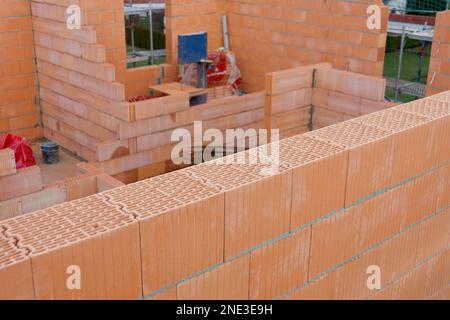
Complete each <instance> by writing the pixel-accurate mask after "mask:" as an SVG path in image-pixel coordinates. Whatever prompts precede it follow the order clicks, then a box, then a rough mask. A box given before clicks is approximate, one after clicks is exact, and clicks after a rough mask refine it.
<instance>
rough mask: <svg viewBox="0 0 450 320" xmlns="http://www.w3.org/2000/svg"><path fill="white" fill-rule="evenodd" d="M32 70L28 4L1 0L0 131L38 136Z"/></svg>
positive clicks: (20, 0) (33, 73) (31, 36)
mask: <svg viewBox="0 0 450 320" xmlns="http://www.w3.org/2000/svg"><path fill="white" fill-rule="evenodd" d="M35 73H36V71H35V65H34V43H33V31H32V25H31V14H30V3H29V1H27V0H5V1H3V2H2V5H1V8H0V133H6V132H8V133H14V134H18V135H21V136H25V137H27V138H29V139H34V138H38V137H40V136H41V135H42V132H41V129H40V127H39V126H38V124H39V119H38V118H39V115H38V110H37V108H36V106H35V99H36V96H37V90H36V75H35Z"/></svg>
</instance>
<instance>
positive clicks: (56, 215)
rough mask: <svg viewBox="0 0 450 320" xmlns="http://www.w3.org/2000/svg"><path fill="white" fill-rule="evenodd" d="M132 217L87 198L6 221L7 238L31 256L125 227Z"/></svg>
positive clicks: (100, 200) (102, 200) (106, 204)
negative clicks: (16, 242)
mask: <svg viewBox="0 0 450 320" xmlns="http://www.w3.org/2000/svg"><path fill="white" fill-rule="evenodd" d="M130 223H133V217H132V216H131V215H128V214H126V213H124V212H122V211H120V210H118V209H114V208H112V207H111V206H110V205H108V203H107V202H106V201H105V200H104V199H103V198H101V197H99V196H96V195H94V196H90V197H88V198H83V199H80V200H75V201H72V202H66V203H63V204H60V205H57V206H55V207H51V208H48V209H44V210H42V211H37V212H34V213H30V214H27V215H23V216H19V217H16V218H13V219H10V220H7V221H6V222H4V223H3V224H2V225H3V226H4V227H5V228H6V234H7V235H8V236H11V237H17V239H18V244H19V246H20V247H23V248H25V249H27V250H29V252H30V253H31V254H33V255H34V254H39V253H42V252H45V251H47V250H51V249H54V248H58V247H63V246H67V245H70V244H73V243H75V242H78V241H82V240H85V239H88V238H90V237H95V236H97V235H100V234H103V233H106V232H110V231H113V230H115V229H118V228H122V227H126V226H127V225H129V224H130Z"/></svg>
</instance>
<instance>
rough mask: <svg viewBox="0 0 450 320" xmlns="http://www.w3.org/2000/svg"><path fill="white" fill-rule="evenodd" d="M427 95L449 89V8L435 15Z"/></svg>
mask: <svg viewBox="0 0 450 320" xmlns="http://www.w3.org/2000/svg"><path fill="white" fill-rule="evenodd" d="M427 80H428V83H427V95H432V94H436V93H438V92H442V91H446V90H449V89H450V10H447V11H444V12H440V13H439V14H437V16H436V25H435V29H434V38H433V46H432V50H431V60H430V69H429V71H428V79H427Z"/></svg>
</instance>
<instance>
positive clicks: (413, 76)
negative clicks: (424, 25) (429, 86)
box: [384, 38, 430, 102]
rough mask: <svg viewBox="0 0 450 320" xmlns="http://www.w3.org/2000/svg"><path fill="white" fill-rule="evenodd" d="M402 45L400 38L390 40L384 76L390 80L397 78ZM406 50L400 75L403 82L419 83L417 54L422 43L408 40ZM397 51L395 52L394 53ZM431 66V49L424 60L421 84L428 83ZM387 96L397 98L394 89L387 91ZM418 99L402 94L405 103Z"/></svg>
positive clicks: (427, 51) (427, 50)
mask: <svg viewBox="0 0 450 320" xmlns="http://www.w3.org/2000/svg"><path fill="white" fill-rule="evenodd" d="M399 47H400V44H399V38H388V42H387V48H388V50H387V51H386V58H385V61H384V76H385V77H389V78H396V77H397V68H398V61H399V56H400V49H399ZM406 48H407V50H408V51H405V52H404V53H403V63H402V71H401V74H400V79H401V80H406V81H417V74H418V70H419V69H418V68H419V55H418V54H417V53H416V52H420V42H418V41H415V40H408V41H407V43H406ZM393 50H395V51H393ZM429 65H430V47H429V46H428V47H427V49H426V54H425V55H424V57H423V60H422V78H421V81H420V82H421V83H424V84H426V83H427V75H428V68H429ZM386 96H387V97H388V98H390V99H394V98H395V93H394V90H393V89H389V88H388V89H387V90H386ZM415 99H417V98H416V97H414V96H410V95H407V94H401V95H400V100H401V101H404V102H409V101H412V100H415Z"/></svg>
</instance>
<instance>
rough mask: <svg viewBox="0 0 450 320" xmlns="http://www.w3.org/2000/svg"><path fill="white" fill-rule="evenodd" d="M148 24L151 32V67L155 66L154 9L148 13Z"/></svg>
mask: <svg viewBox="0 0 450 320" xmlns="http://www.w3.org/2000/svg"><path fill="white" fill-rule="evenodd" d="M148 23H149V31H150V65H153V64H155V50H154V45H153V12H152V9H150V10H149V11H148Z"/></svg>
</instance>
